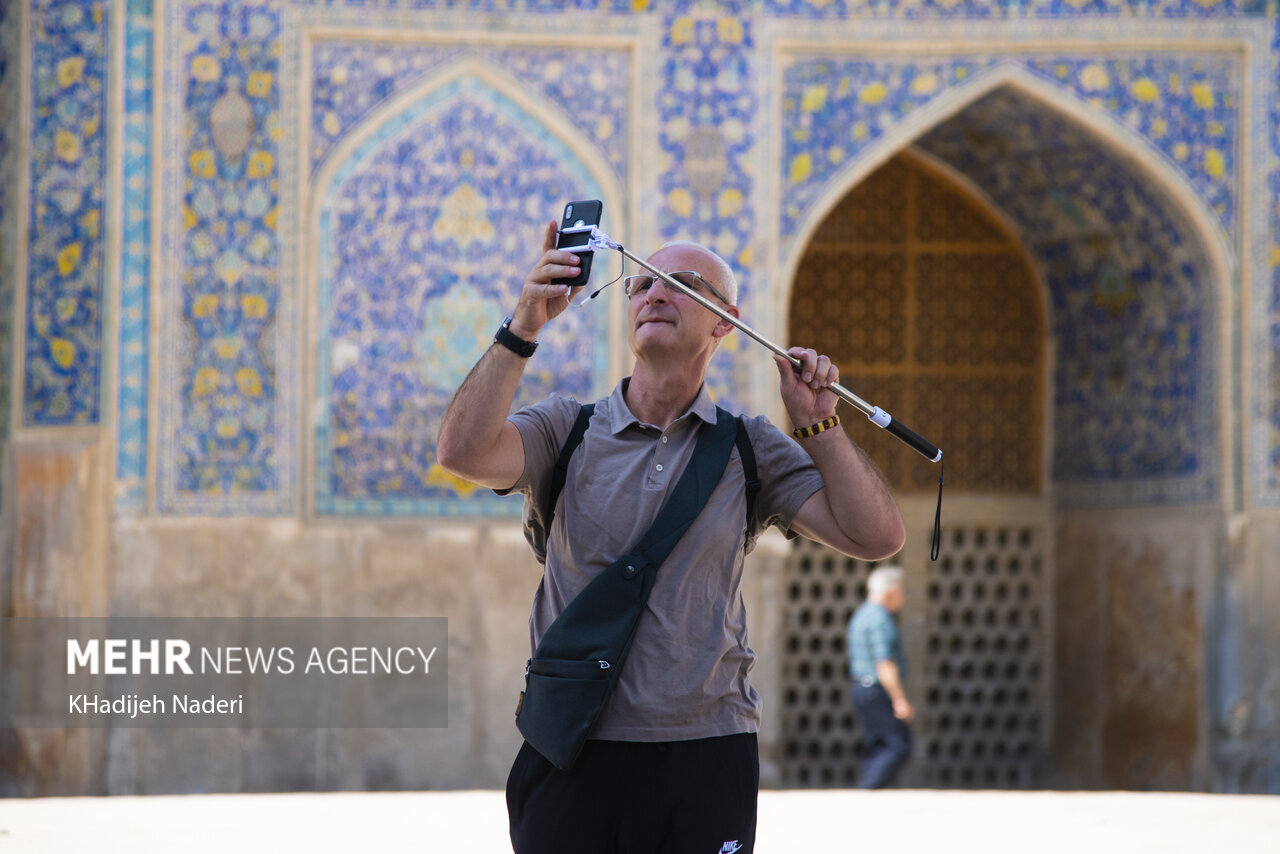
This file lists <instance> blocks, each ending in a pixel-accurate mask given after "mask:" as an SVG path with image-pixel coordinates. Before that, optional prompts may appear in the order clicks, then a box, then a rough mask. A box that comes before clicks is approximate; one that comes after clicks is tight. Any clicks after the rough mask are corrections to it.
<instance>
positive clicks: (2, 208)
mask: <svg viewBox="0 0 1280 854" xmlns="http://www.w3.org/2000/svg"><path fill="white" fill-rule="evenodd" d="M19 27H20V23H19V21H18V14H17V10H16V9H15V8H14V7H13V6H12V5H11V4H7V3H6V4H0V115H3V116H16V115H18V110H19V93H20V92H21V83H20V81H19V76H18V72H19V64H20V57H21V48H20V45H21V40H20V35H19V33H18V29H19ZM16 130H17V122H0V247H8V246H16V245H17V240H16V239H15V238H14V236H13V235H14V233H15V230H16V222H15V220H16V218H17V214H16V212H15V210H14V204H15V198H14V195H15V194H14V189H15V188H16V187H17V180H16V179H17V170H18V169H19V168H20V167H19V164H18V151H17V147H18V140H17V133H16ZM14 260H15V259H14V258H13V255H12V254H11V253H10V252H8V251H7V250H3V249H0V353H3V354H5V358H4V360H3V363H4V364H5V365H6V366H7V365H8V364H9V359H10V358H11V356H10V354H11V353H12V352H13V346H14V341H13V332H14V324H13V315H14V310H15V309H14V278H15V275H16V274H15V271H14V266H13V265H14ZM11 378H12V371H10V370H9V369H8V368H7V367H5V368H3V369H0V443H3V442H4V440H5V439H7V438H8V437H9V421H10V407H11V406H12V402H13V401H12V386H11ZM3 507H4V495H3V492H2V490H0V509H2V508H3Z"/></svg>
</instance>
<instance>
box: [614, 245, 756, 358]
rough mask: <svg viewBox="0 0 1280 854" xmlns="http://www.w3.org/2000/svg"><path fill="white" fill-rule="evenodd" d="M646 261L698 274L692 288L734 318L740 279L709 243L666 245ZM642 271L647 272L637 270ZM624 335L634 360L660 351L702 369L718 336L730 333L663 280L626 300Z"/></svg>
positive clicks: (669, 269)
mask: <svg viewBox="0 0 1280 854" xmlns="http://www.w3.org/2000/svg"><path fill="white" fill-rule="evenodd" d="M648 261H649V263H650V264H652V265H653V266H654V267H656V268H657V269H659V270H661V271H663V272H664V273H675V272H680V271H691V272H694V273H697V274H698V276H699V277H701V281H699V280H696V279H695V280H694V285H693V287H694V290H696V291H697V292H698V293H699V294H700V295H701V296H704V297H706V298H707V299H709V300H711V301H712V302H715V303H717V304H718V305H720V306H721V307H723V308H724V309H725V310H726V311H728V312H729V313H730V314H732V315H733V316H734V317H737V316H738V309H737V306H736V305H735V304H734V303H736V301H737V298H738V280H737V277H736V276H734V274H733V269H732V268H730V266H729V265H728V263H727V262H725V260H724V259H723V258H721V257H720V256H719V255H717V254H716V253H715V252H712V251H711V250H710V249H708V248H707V247H705V246H703V245H701V244H699V243H694V242H692V241H688V240H680V241H675V242H673V243H668V244H666V245H665V246H663V247H662V248H661V249H659V250H658V251H657V252H655V253H653V255H651V256H649V259H648ZM639 272H640V273H645V272H647V271H643V270H641V271H639ZM627 319H628V321H629V322H628V338H629V341H630V344H631V351H632V352H633V353H635V354H636V357H637V358H643V357H645V356H647V355H657V354H659V353H665V354H675V355H678V356H680V357H682V358H684V359H689V360H691V361H692V362H693V363H694V364H695V365H697V363H698V361H701V365H699V367H705V364H706V362H707V361H710V359H711V355H712V354H713V353H714V352H715V348H716V346H717V345H718V344H719V343H720V339H721V338H723V337H724V336H725V335H727V334H729V333H730V332H732V331H733V326H732V325H731V324H729V323H728V322H726V321H724V320H721V319H720V318H718V317H717V316H716V315H714V314H712V313H711V312H710V311H707V310H706V309H705V308H703V307H702V306H700V305H698V304H697V303H696V302H694V301H693V300H692V299H690V298H689V297H688V296H687V295H686V294H685V293H684V292H683V291H680V290H679V289H678V288H675V287H669V286H668V285H667V284H666V283H665V282H663V281H662V280H661V279H656V280H655V281H654V283H653V284H652V285H651V286H650V287H649V288H648V289H647V290H645V291H644V292H643V293H634V294H633V295H632V296H630V297H629V299H628V308H627Z"/></svg>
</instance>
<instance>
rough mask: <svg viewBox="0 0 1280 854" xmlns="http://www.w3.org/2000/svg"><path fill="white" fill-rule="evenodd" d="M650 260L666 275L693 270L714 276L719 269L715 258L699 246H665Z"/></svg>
mask: <svg viewBox="0 0 1280 854" xmlns="http://www.w3.org/2000/svg"><path fill="white" fill-rule="evenodd" d="M648 260H649V263H650V264H652V265H653V266H655V267H657V268H658V269H660V270H662V271H663V272H664V273H670V272H673V271H675V270H693V271H695V272H698V273H711V274H714V273H715V271H716V270H717V269H718V267H719V265H718V264H717V263H716V261H715V258H713V257H712V256H711V254H710V253H709V252H707V251H706V250H705V249H702V248H701V247H698V246H664V247H663V248H661V249H659V250H658V251H657V252H655V253H653V254H652V255H650V256H649V259H648ZM708 278H712V276H708Z"/></svg>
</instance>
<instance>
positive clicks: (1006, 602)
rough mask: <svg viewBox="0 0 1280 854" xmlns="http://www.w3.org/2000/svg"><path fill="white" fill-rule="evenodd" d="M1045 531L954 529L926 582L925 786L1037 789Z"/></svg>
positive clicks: (921, 735) (921, 734) (921, 731)
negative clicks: (1043, 532)
mask: <svg viewBox="0 0 1280 854" xmlns="http://www.w3.org/2000/svg"><path fill="white" fill-rule="evenodd" d="M1043 540H1044V537H1043V535H1042V533H1041V531H1040V530H1039V528H1038V527H1037V526H1034V525H1007V526H1006V525H997V526H972V527H953V528H950V529H947V530H945V533H944V550H943V553H942V555H941V557H940V559H939V561H938V562H937V563H936V564H930V565H929V568H928V570H927V580H926V585H925V624H926V626H927V629H926V638H925V656H924V657H925V662H924V668H923V677H924V686H923V695H922V702H921V706H922V708H921V710H920V713H919V715H918V718H917V730H918V737H917V742H918V744H917V748H918V751H919V753H920V755H921V756H922V758H923V760H924V761H923V762H922V763H921V766H922V771H923V782H924V784H925V785H929V786H934V787H939V788H1030V787H1033V786H1035V785H1036V784H1037V782H1038V780H1039V772H1040V769H1041V766H1042V762H1043V758H1044V757H1043V756H1042V749H1043V744H1044V743H1045V721H1044V714H1043V711H1042V710H1043V709H1044V708H1045V702H1046V682H1047V674H1046V673H1045V667H1044V650H1045V625H1044V613H1045V605H1046V603H1045V598H1044V597H1045V595H1046V589H1047V588H1046V579H1045V572H1044V557H1043Z"/></svg>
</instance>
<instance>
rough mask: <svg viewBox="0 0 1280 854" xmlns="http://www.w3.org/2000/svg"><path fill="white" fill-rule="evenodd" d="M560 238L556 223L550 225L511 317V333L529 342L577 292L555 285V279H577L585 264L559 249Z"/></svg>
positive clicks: (535, 337)
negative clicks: (538, 256) (557, 244)
mask: <svg viewBox="0 0 1280 854" xmlns="http://www.w3.org/2000/svg"><path fill="white" fill-rule="evenodd" d="M559 234H560V230H559V228H558V227H557V226H556V223H555V221H554V220H552V221H551V222H549V223H547V230H546V232H545V233H544V234H543V237H542V257H541V258H539V259H538V263H537V264H535V265H534V267H533V269H532V270H530V271H529V274H528V275H527V276H525V279H524V287H523V288H522V289H521V291H520V301H519V303H517V304H516V310H515V312H514V313H513V314H512V315H511V326H510V327H509V328H510V330H511V332H513V333H514V334H515V335H516V336H518V337H520V338H523V339H524V340H526V341H536V340H537V338H538V332H539V331H541V329H542V327H543V326H545V325H546V324H547V323H548V322H549V321H550V320H551V319H552V318H554V317H556V316H557V315H559V314H560V313H561V312H562V311H564V310H565V309H566V308H568V307H569V300H571V299H573V295H574V292H575V291H576V289H574V288H570V287H569V286H568V285H562V284H555V280H556V279H574V278H576V277H577V276H578V274H579V273H580V272H581V264H582V262H581V260H580V259H579V258H578V256H577V255H576V254H574V253H573V252H566V251H565V250H563V249H557V248H556V242H557V239H558V237H559Z"/></svg>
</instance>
